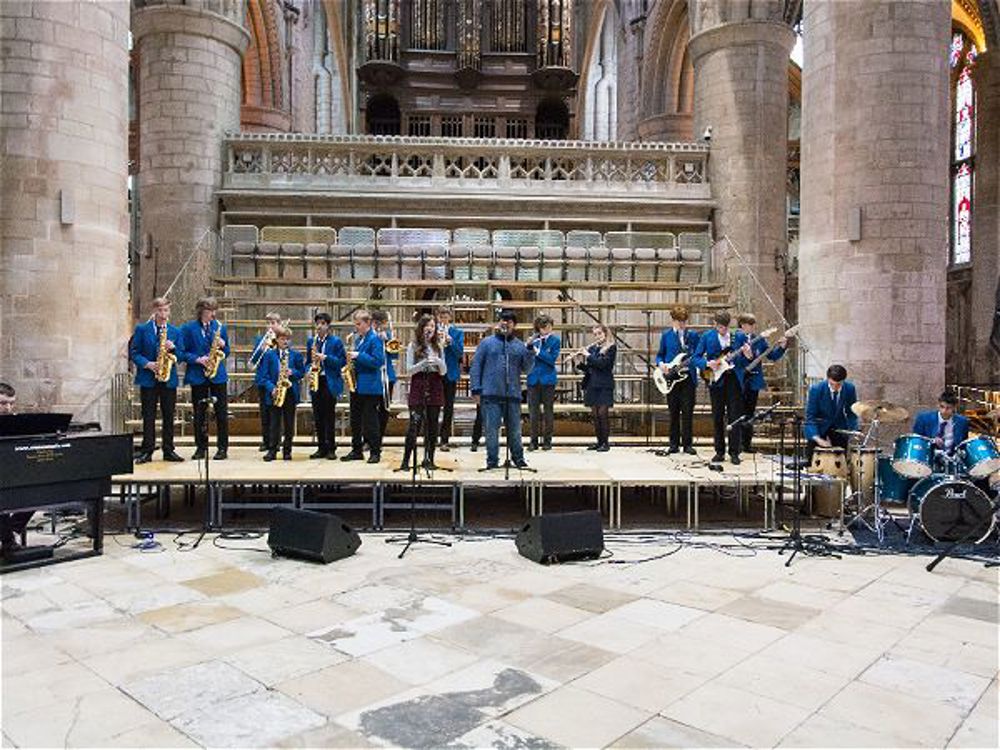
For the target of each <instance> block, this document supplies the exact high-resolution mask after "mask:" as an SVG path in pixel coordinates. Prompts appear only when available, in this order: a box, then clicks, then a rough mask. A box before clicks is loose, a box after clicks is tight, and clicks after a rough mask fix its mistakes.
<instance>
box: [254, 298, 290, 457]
mask: <svg viewBox="0 0 1000 750" xmlns="http://www.w3.org/2000/svg"><path fill="white" fill-rule="evenodd" d="M264 320H265V321H267V329H266V330H265V331H264V333H262V334H260V335H259V336H257V337H256V338H255V339H254V340H253V351H252V352H251V353H250V359H248V360H247V363H248V364H249V365H250V367H251V369H253V371H254V378H253V384H254V385H255V386H256V387H257V404H258V406H259V407H260V451H261V452H265V451H267V449H268V447H269V446H270V445H271V441H270V439H269V438H268V437H267V431H268V430H269V429H270V428H271V412H270V411H269V407H268V405H267V393H266V392H265V389H264V386H263V384H261V382H260V374H259V373H258V372H257V369H258V368H259V367H260V363H261V360H263V359H264V355H265V354H267V352H268V351H269V350H270V349H274V347H275V332H276V331H277V330H278V329H279V328H281V327H283V325H284V323H282V322H281V316H280V315H279V314H278V313H276V312H269V313H268V314H267V315H265V316H264Z"/></svg>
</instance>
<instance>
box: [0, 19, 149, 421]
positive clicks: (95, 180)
mask: <svg viewBox="0 0 1000 750" xmlns="http://www.w3.org/2000/svg"><path fill="white" fill-rule="evenodd" d="M128 24H129V3H128V1H127V0H115V1H111V0H107V1H105V2H100V3H95V2H89V1H88V0H51V1H50V2H45V1H42V0H34V1H33V2H29V1H28V0H4V1H3V2H0V91H2V92H3V96H2V97H0V154H2V157H0V381H4V382H7V383H9V384H11V385H12V386H14V388H15V389H16V390H17V397H18V405H19V408H20V409H21V410H24V411H30V410H47V411H68V412H73V413H74V414H75V415H76V417H77V418H78V419H82V420H94V419H96V420H100V421H101V422H102V424H104V425H105V426H111V425H110V423H109V416H110V408H109V407H110V398H109V389H110V385H111V381H112V378H113V377H114V375H115V374H116V373H120V372H123V371H124V370H125V366H126V352H125V343H126V341H127V339H128V322H129V317H128V290H127V287H126V278H127V270H128V189H127V179H128V172H127V152H128V111H127V105H128Z"/></svg>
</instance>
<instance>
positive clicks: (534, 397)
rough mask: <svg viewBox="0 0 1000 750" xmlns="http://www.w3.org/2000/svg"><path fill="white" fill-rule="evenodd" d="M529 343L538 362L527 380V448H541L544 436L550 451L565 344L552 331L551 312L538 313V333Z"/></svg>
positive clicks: (536, 331)
mask: <svg viewBox="0 0 1000 750" xmlns="http://www.w3.org/2000/svg"><path fill="white" fill-rule="evenodd" d="M527 345H528V346H529V347H530V348H532V349H534V351H535V366H534V367H532V368H531V372H529V373H528V377H527V380H526V383H527V386H528V415H529V421H530V424H531V442H530V443H528V450H529V451H535V450H538V443H539V440H538V438H539V436H541V444H542V450H543V451H548V450H552V433H553V431H554V428H555V414H554V408H553V404H554V403H555V398H556V382H557V381H558V380H559V376H558V373H557V372H556V362H558V361H559V350H560V349H561V348H562V341H561V340H560V338H559V337H558V336H556V335H555V334H554V333H552V318H550V317H549V316H548V315H539V316H538V317H537V318H535V335H534V336H532V337H531V338H530V339H528V341H527ZM543 409H544V413H545V419H544V422H543V420H542V410H543Z"/></svg>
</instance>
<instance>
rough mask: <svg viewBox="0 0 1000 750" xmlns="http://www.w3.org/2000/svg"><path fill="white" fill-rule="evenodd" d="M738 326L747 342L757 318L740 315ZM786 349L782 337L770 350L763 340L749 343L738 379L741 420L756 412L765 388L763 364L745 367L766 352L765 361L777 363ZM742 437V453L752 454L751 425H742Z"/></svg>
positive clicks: (754, 328)
mask: <svg viewBox="0 0 1000 750" xmlns="http://www.w3.org/2000/svg"><path fill="white" fill-rule="evenodd" d="M737 322H738V323H739V326H740V330H741V331H743V333H744V334H746V337H747V339H748V340H750V339H752V338H753V337H754V336H755V335H756V334H757V318H755V317H754V316H753V315H750V314H749V313H744V314H743V315H740V317H739V319H738V320H737ZM787 347H788V339H786V338H784V337H782V338H781V339H780V340H779V341H778V342H777V345H776V346H775V347H774V348H773V349H771V351H769V352H768V351H767V350H768V349H770V348H771V345H770V344H769V343H768V342H767V339H765V338H759V339H757V340H756V341H750V353H749V355H748V359H749V362H747V365H746V366H744V367H741V368H740V372H739V375H740V379H741V380H742V382H743V393H742V396H743V418H744V420H749V419H750V418H751V417H753V415H754V413H755V412H756V411H757V401H758V400H759V399H760V392H761V391H762V390H764V388H766V387H767V384H766V383H765V382H764V363H763V362H759V363H758V364H757V365H755V366H754V368H753V369H752V370H750V371H749V372H748V371H747V370H746V367H747V366H749V364H750V362H753V361H754V360H755V359H757V357H759V356H761V355H763V354H764V352H767V354H766V355H764V356H765V358H766V359H768V360H770V361H771V362H777V361H778V360H779V359H781V358H782V357H783V356H784V355H785V349H786V348H787ZM740 432H741V434H742V436H743V452H744V453H753V452H754V448H753V446H752V445H751V442H752V441H753V425H751V424H747V423H744V424H743V425H742V427H741V430H740Z"/></svg>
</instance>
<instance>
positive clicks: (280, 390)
mask: <svg viewBox="0 0 1000 750" xmlns="http://www.w3.org/2000/svg"><path fill="white" fill-rule="evenodd" d="M280 358H281V367H280V368H278V382H277V383H275V384H274V405H275V406H277V407H278V408H279V409H280V408H281V407H282V406H284V405H285V396H286V395H287V394H288V389H289V388H291V387H292V371H291V370H290V369H289V367H288V350H287V349H286V350H285V351H283V352H282V353H281V355H280Z"/></svg>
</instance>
